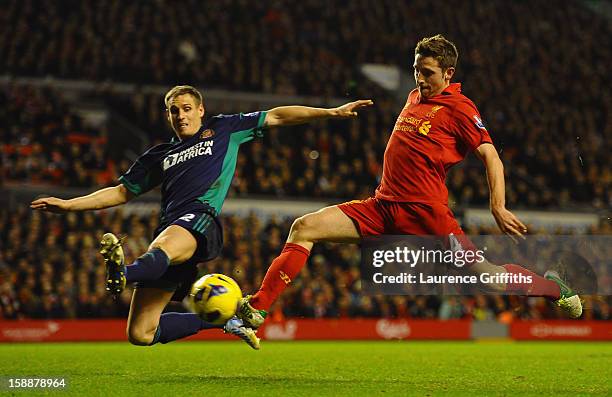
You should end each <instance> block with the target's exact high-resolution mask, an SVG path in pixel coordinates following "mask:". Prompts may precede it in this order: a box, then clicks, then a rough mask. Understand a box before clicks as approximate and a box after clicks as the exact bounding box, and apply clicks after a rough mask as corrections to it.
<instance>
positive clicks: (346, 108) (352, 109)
mask: <svg viewBox="0 0 612 397" xmlns="http://www.w3.org/2000/svg"><path fill="white" fill-rule="evenodd" d="M372 105H374V101H372V100H371V99H360V100H358V101H355V102H349V103H345V104H344V105H342V106H340V107H337V108H335V109H334V110H333V112H334V117H341V118H346V117H356V116H357V109H361V108H365V107H368V106H372Z"/></svg>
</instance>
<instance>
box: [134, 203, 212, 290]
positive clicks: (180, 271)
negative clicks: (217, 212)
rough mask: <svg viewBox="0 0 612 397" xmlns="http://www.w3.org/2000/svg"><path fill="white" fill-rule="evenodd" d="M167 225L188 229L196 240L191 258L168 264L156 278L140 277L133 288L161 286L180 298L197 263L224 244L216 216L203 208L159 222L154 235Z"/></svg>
mask: <svg viewBox="0 0 612 397" xmlns="http://www.w3.org/2000/svg"><path fill="white" fill-rule="evenodd" d="M170 225H178V226H181V227H183V228H185V229H187V230H189V231H190V232H191V234H193V236H194V237H195V239H196V241H197V242H198V247H197V248H196V252H195V253H194V254H193V256H192V257H191V259H189V260H188V261H186V262H183V263H181V264H179V265H171V266H169V267H168V269H167V270H166V272H165V273H164V274H163V275H162V276H161V277H160V278H158V279H157V280H149V281H139V282H137V283H135V287H136V288H160V289H163V290H166V291H169V292H174V295H173V296H172V300H173V301H182V300H183V298H184V297H185V296H187V295H188V294H189V291H190V289H191V285H192V284H193V283H194V282H195V281H196V280H197V278H198V263H200V262H206V261H210V260H213V259H214V258H216V257H217V256H219V254H220V253H221V250H222V248H223V228H222V227H221V223H220V221H219V219H218V218H217V217H216V216H213V215H211V214H210V213H208V212H207V211H206V210H205V209H192V210H191V211H187V212H185V214H183V215H182V216H181V217H180V218H177V219H175V220H174V221H172V222H166V223H164V224H162V225H160V226H159V227H158V228H157V229H156V230H155V233H154V235H153V238H156V237H157V236H158V235H159V234H160V233H161V232H162V231H164V230H165V229H166V228H167V227H168V226H170Z"/></svg>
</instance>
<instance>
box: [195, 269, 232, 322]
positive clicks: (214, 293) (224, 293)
mask: <svg viewBox="0 0 612 397" xmlns="http://www.w3.org/2000/svg"><path fill="white" fill-rule="evenodd" d="M240 298H242V291H241V290H240V287H239V286H238V283H237V282H236V281H234V279H232V278H231V277H229V276H226V275H224V274H216V273H215V274H207V275H205V276H203V277H202V278H200V279H199V280H198V281H196V282H195V283H193V286H192V287H191V292H190V294H189V300H188V302H189V306H190V309H191V311H193V312H194V313H196V314H197V315H198V316H200V318H201V319H202V320H204V321H206V322H207V323H211V324H218V325H220V324H225V323H226V322H227V320H229V319H230V318H232V316H233V315H234V314H236V307H237V306H238V301H239V300H240Z"/></svg>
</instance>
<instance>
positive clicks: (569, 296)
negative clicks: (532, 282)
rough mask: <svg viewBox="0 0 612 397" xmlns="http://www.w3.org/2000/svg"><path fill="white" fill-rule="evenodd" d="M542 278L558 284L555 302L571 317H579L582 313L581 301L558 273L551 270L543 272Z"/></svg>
mask: <svg viewBox="0 0 612 397" xmlns="http://www.w3.org/2000/svg"><path fill="white" fill-rule="evenodd" d="M544 278H545V279H547V280H550V281H554V282H555V283H556V284H557V285H558V286H559V290H560V292H559V299H558V300H556V301H555V303H556V304H557V305H558V306H559V307H560V308H562V309H563V310H565V311H566V313H567V314H568V316H570V317H571V318H579V317H580V316H581V315H582V301H581V300H580V297H579V296H578V294H577V293H576V292H574V291H573V290H572V289H571V288H570V287H569V286H568V285H567V284H566V283H565V282H564V281H563V280H561V277H559V274H558V273H557V272H555V271H553V270H549V271H547V272H546V273H544Z"/></svg>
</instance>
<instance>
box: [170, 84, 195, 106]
mask: <svg viewBox="0 0 612 397" xmlns="http://www.w3.org/2000/svg"><path fill="white" fill-rule="evenodd" d="M185 94H189V95H191V96H192V97H193V99H195V100H196V104H197V105H200V104H201V103H202V102H204V100H203V99H202V94H200V91H198V90H197V89H196V88H195V87H192V86H190V85H177V86H175V87H172V89H171V90H170V91H168V92H167V93H166V96H165V97H164V103H165V104H166V108H168V103H170V101H171V100H172V99H174V98H176V97H177V96H179V95H185Z"/></svg>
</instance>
